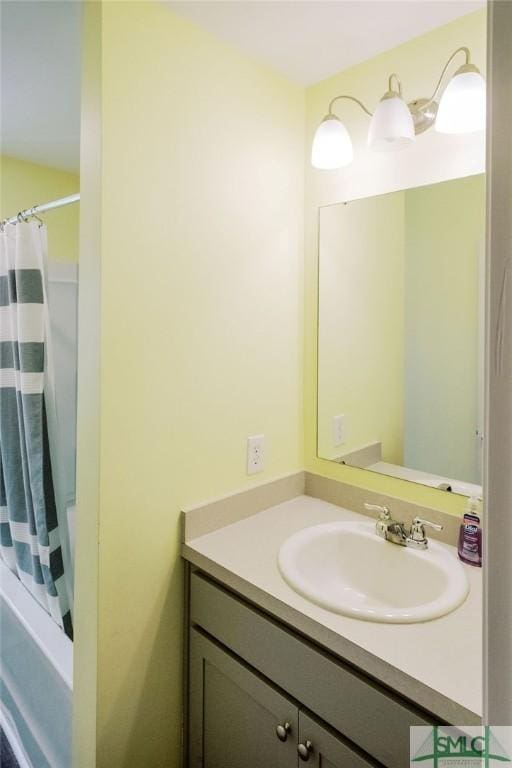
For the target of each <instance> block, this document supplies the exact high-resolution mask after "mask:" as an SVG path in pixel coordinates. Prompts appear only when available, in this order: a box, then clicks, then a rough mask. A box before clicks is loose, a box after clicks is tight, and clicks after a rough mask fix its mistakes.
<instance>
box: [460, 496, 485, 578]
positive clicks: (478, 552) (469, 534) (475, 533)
mask: <svg viewBox="0 0 512 768" xmlns="http://www.w3.org/2000/svg"><path fill="white" fill-rule="evenodd" d="M482 507H483V502H482V499H480V498H478V497H476V496H472V497H471V498H470V499H469V500H468V503H467V507H466V510H465V512H464V519H463V521H462V524H461V526H460V531H459V546H458V553H459V557H460V559H461V560H462V561H463V562H464V563H468V565H475V566H477V567H479V568H481V567H482V528H481V523H482Z"/></svg>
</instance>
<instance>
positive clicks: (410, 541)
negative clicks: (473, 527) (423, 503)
mask: <svg viewBox="0 0 512 768" xmlns="http://www.w3.org/2000/svg"><path fill="white" fill-rule="evenodd" d="M364 506H365V509H367V510H368V511H369V512H378V513H379V519H378V520H377V523H376V525H375V532H376V533H377V536H380V537H381V538H383V539H386V541H391V542H392V543H393V544H399V545H400V546H402V547H412V548H413V549H427V548H428V539H427V536H426V534H425V528H433V529H434V530H435V531H442V530H443V526H442V525H438V524H437V523H431V522H430V520H424V519H423V518H422V517H415V518H414V520H413V521H412V525H411V530H410V531H408V530H407V528H406V527H405V525H404V523H400V522H398V520H393V517H392V516H391V510H390V509H389V507H386V506H380V505H379V504H365V505H364Z"/></svg>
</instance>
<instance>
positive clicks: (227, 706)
mask: <svg viewBox="0 0 512 768" xmlns="http://www.w3.org/2000/svg"><path fill="white" fill-rule="evenodd" d="M189 706H190V720H189V766H190V768H297V737H298V709H297V705H296V704H295V703H294V702H293V701H291V700H289V699H287V698H286V697H284V696H283V695H282V694H281V693H279V692H278V691H276V690H275V688H273V686H272V685H270V684H269V683H267V682H266V681H265V680H264V679H263V678H261V677H260V676H259V675H257V674H255V673H254V672H253V671H251V670H250V669H249V668H247V667H246V666H244V665H243V664H241V663H240V662H239V661H237V660H236V659H235V658H234V657H233V656H231V655H230V654H229V653H227V652H226V651H224V650H223V649H222V648H221V647H219V646H218V645H216V644H215V643H213V642H211V641H210V640H208V639H207V638H206V637H205V636H204V635H202V634H200V633H199V632H198V631H197V630H195V629H193V630H192V631H191V635H190V702H189Z"/></svg>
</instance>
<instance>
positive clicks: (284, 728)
mask: <svg viewBox="0 0 512 768" xmlns="http://www.w3.org/2000/svg"><path fill="white" fill-rule="evenodd" d="M291 729H292V727H291V725H290V723H284V725H282V724H281V723H279V725H278V726H277V727H276V735H277V738H278V739H279V741H286V739H287V738H288V734H289V733H290V731H291Z"/></svg>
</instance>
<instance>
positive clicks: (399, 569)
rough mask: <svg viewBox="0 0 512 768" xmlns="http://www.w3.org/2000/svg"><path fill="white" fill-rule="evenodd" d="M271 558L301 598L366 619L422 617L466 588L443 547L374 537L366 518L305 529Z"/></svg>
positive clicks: (449, 606) (454, 602) (462, 595)
mask: <svg viewBox="0 0 512 768" xmlns="http://www.w3.org/2000/svg"><path fill="white" fill-rule="evenodd" d="M278 564H279V570H280V572H281V575H282V576H283V578H284V580H285V581H286V582H287V583H288V584H289V585H290V587H292V589H294V590H295V591H296V592H298V593H299V594H300V595H302V596H303V597H305V598H307V599H308V600H310V601H311V602H313V603H316V604H317V605H319V606H321V607H322V608H327V609H328V610H330V611H334V612H335V613H341V614H344V615H345V616H352V617H354V618H357V619H365V620H366V621H375V622H387V623H397V624H410V623H414V622H420V621H429V620H430V619H436V618H438V617H439V616H444V615H445V614H447V613H450V612H451V611H453V610H454V609H455V608H457V607H458V606H459V605H461V603H463V602H464V600H465V599H466V596H467V594H468V592H469V583H468V580H467V577H466V574H465V572H464V568H463V567H462V565H461V563H460V562H459V560H458V559H457V557H456V556H455V555H454V554H452V553H451V552H450V550H449V549H448V548H447V547H445V546H443V545H441V544H438V543H437V542H435V541H430V542H429V547H428V549H426V550H424V551H420V550H415V549H410V548H408V547H402V546H398V545H397V544H392V543H390V542H389V541H385V540H384V539H382V538H380V537H379V536H377V534H376V533H375V523H373V522H368V523H367V522H362V521H358V522H345V523H344V522H335V523H326V524H323V525H315V526H312V527H311V528H305V529H304V530H302V531H299V532H298V533H295V534H293V535H292V536H290V537H289V538H288V539H287V540H286V541H285V542H284V543H283V544H282V546H281V549H280V550H279V556H278Z"/></svg>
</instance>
